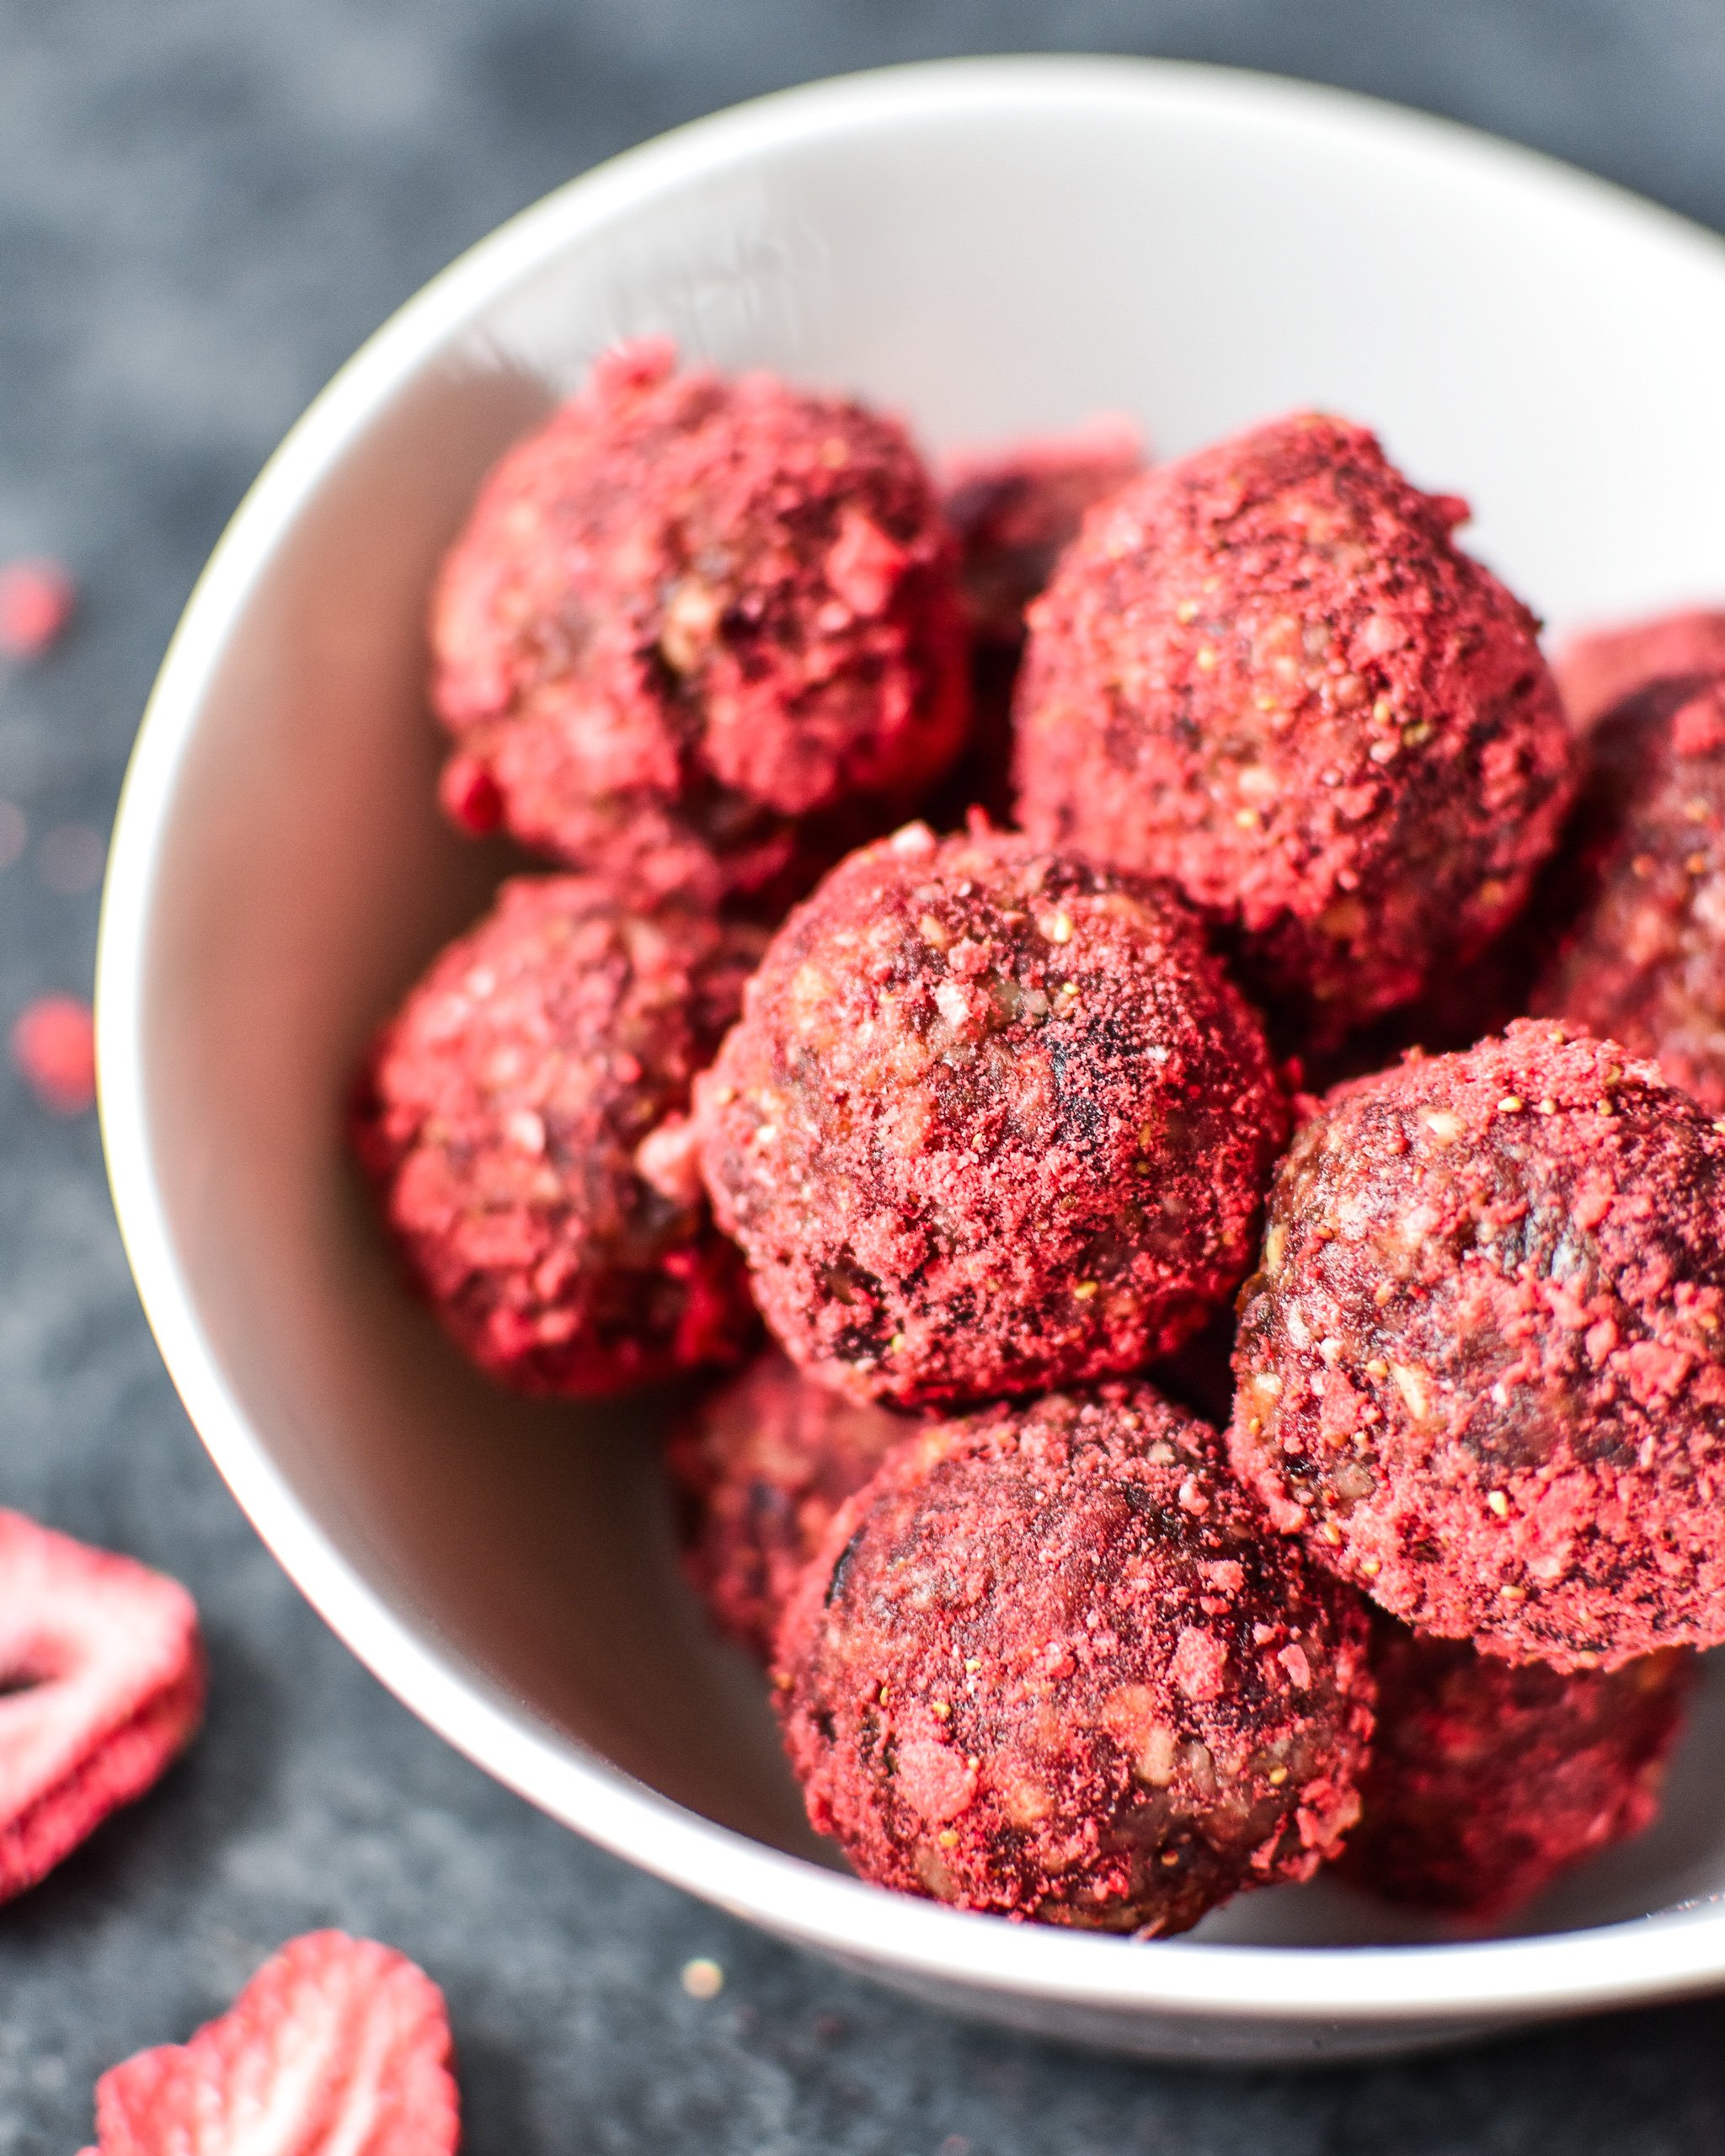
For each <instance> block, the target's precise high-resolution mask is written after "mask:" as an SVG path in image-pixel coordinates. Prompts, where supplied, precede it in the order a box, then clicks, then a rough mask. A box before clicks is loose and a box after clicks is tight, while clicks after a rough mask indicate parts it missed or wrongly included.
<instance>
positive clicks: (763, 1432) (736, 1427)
mask: <svg viewBox="0 0 1725 2156" xmlns="http://www.w3.org/2000/svg"><path fill="white" fill-rule="evenodd" d="M920 1427H921V1426H920V1424H918V1423H916V1422H912V1421H910V1420H909V1419H908V1418H906V1417H904V1416H901V1415H895V1414H893V1413H892V1412H890V1411H889V1409H887V1408H884V1407H875V1406H871V1405H869V1404H868V1402H867V1401H854V1400H846V1399H845V1398H844V1396H842V1395H841V1394H839V1393H836V1392H830V1391H829V1390H827V1388H826V1387H825V1385H815V1384H814V1383H813V1382H812V1381H811V1380H809V1379H808V1378H805V1377H804V1375H803V1374H802V1372H801V1371H800V1370H798V1369H797V1367H796V1366H795V1364H792V1363H788V1362H787V1361H786V1360H785V1358H784V1357H783V1356H782V1355H781V1354H779V1353H777V1350H776V1349H772V1348H769V1349H767V1350H766V1353H763V1354H761V1356H759V1357H758V1358H756V1360H755V1361H754V1362H752V1363H751V1364H750V1365H749V1367H748V1368H747V1369H745V1370H744V1371H742V1372H741V1373H740V1374H739V1375H738V1376H736V1377H734V1378H732V1379H731V1380H729V1381H728V1382H727V1383H726V1384H724V1385H721V1386H720V1387H719V1388H718V1390H717V1391H714V1392H712V1393H709V1394H708V1396H707V1397H706V1399H705V1400H703V1401H701V1402H700V1403H699V1405H698V1406H696V1407H695V1408H694V1409H692V1411H691V1412H689V1413H688V1414H687V1415H686V1416H685V1417H683V1419H682V1421H681V1422H680V1423H679V1425H678V1427H677V1428H676V1430H675V1431H674V1432H673V1433H672V1436H671V1440H670V1445H669V1447H668V1448H667V1450H666V1453H665V1465H666V1466H667V1467H668V1468H669V1469H670V1476H671V1480H672V1482H673V1484H674V1485H675V1486H676V1492H677V1495H678V1497H679V1498H680V1500H681V1504H680V1507H679V1510H680V1513H681V1529H682V1534H681V1540H682V1544H683V1567H684V1570H685V1571H686V1573H687V1574H688V1576H689V1578H690V1580H691V1582H692V1583H693V1585H694V1587H695V1588H696V1591H697V1593H699V1594H700V1595H701V1597H702V1600H703V1601H704V1602H705V1603H706V1604H707V1606H708V1609H709V1610H710V1611H711V1612H712V1614H713V1618H714V1620H715V1621H716V1622H717V1624H718V1627H719V1630H721V1631H723V1632H724V1633H725V1634H726V1636H728V1637H729V1638H730V1639H732V1640H734V1641H735V1642H736V1643H737V1645H738V1646H740V1647H742V1648H744V1649H745V1650H746V1651H747V1652H749V1653H750V1654H753V1655H756V1656H758V1657H760V1659H761V1661H763V1662H765V1661H766V1658H767V1657H768V1656H769V1654H770V1653H771V1652H772V1641H773V1635H774V1634H775V1632H776V1631H777V1629H778V1622H779V1619H780V1617H781V1615H782V1614H783V1611H784V1606H785V1604H786V1603H787V1602H788V1600H789V1598H790V1596H791V1593H792V1591H793V1588H795V1587H796V1584H797V1582H798V1580H800V1579H801V1577H803V1573H804V1569H805V1568H806V1567H807V1566H808V1563H809V1559H810V1558H811V1557H813V1556H814V1553H815V1551H816V1550H819V1548H820V1545H821V1542H822V1540H823V1539H824V1538H825V1534H826V1530H827V1528H828V1526H829V1525H830V1523H831V1520H832V1516H833V1514H834V1513H836V1511H837V1510H838V1508H839V1507H840V1506H841V1504H842V1503H843V1502H844V1501H845V1499H846V1497H849V1496H850V1495H851V1493H852V1492H853V1491H855V1490H860V1489H861V1488H862V1486H863V1484H864V1483H865V1482H866V1481H868V1478H869V1476H871V1475H873V1472H874V1470H876V1468H878V1467H879V1465H880V1463H881V1462H882V1460H884V1459H885V1458H886V1455H887V1454H888V1453H889V1452H890V1451H891V1449H892V1448H893V1447H894V1446H895V1444H898V1443H899V1442H900V1439H901V1438H905V1437H907V1436H909V1435H910V1434H911V1433H912V1432H913V1431H915V1430H916V1429H917V1428H920Z"/></svg>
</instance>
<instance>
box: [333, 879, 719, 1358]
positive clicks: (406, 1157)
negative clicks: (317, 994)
mask: <svg viewBox="0 0 1725 2156" xmlns="http://www.w3.org/2000/svg"><path fill="white" fill-rule="evenodd" d="M760 949H761V932H760V931H758V930H756V929H753V928H747V927H742V926H727V925H723V924H721V923H719V922H718V921H714V920H713V918H712V917H711V916H710V915H707V914H706V913H704V912H702V911H700V910H695V909H692V908H688V907H685V906H682V905H678V904H676V903H675V902H672V901H665V902H664V903H662V904H660V905H648V906H644V907H639V908H637V907H633V906H631V905H628V904H626V903H625V902H624V901H622V899H619V898H618V897H617V894H615V893H614V892H613V891H611V889H608V888H607V887H606V886H604V885H602V884H601V883H595V882H594V881H592V880H590V879H589V878H582V877H574V876H545V877H520V878H516V879H515V881H513V882H511V883H506V884H505V885H504V887H503V889H502V891H501V892H500V893H499V897H498V899H497V903H496V905H495V906H494V909H493V910H492V911H491V912H490V913H489V915H487V916H486V918H485V919H484V920H483V921H481V922H480V923H479V925H478V926H477V927H476V928H474V929H472V930H470V931H468V933H467V935H466V936H464V937H460V938H459V939H458V940H457V942H454V943H452V944H451V946H450V947H449V948H448V949H447V950H446V951H445V952H444V953H442V955H441V957H440V958H438V959H436V960H435V963H433V965H432V966H431V968H430V971H429V972H428V973H427V974H426V975H425V978H424V979H422V980H421V981H420V982H419V985H418V986H417V987H415V988H414V990H412V991H411V992H410V993H409V996H408V998H407V1000H406V1001H405V1002H404V1004H403V1006H402V1008H401V1010H400V1011H399V1012H398V1015H397V1016H396V1017H395V1018H394V1019H393V1021H392V1022H391V1023H390V1024H389V1025H388V1026H387V1027H385V1028H384V1030H383V1032H382V1035H381V1036H380V1037H379V1039H378V1041H377V1043H376V1045H375V1047H374V1048H373V1049H372V1052H371V1059H370V1061H369V1062H368V1064H367V1065H366V1070H365V1072H364V1073H363V1075H362V1078H361V1081H360V1088H359V1092H358V1096H357V1099H356V1103H355V1113H354V1126H353V1128H354V1142H355V1149H356V1150H357V1151H358V1153H359V1155H360V1159H361V1161H363V1162H364V1164H365V1166H366V1168H367V1169H368V1171H370V1173H371V1176H372V1177H373V1179H374V1180H375V1181H376V1182H377V1185H378V1187H379V1189H380V1191H381V1193H382V1202H383V1206H384V1210H385V1213H386V1215H387V1219H388V1221H389V1225H390V1226H391V1228H392V1229H393V1231H394V1233H395V1235H396V1237H397V1239H398V1241H399V1243H400V1245H401V1247H402V1250H403V1254H404V1255H405V1257H406V1258H407V1261H408V1263H409V1267H410V1269H411V1271H412V1273H413V1274H414V1278H416V1280H417V1281H418V1283H419V1286H420V1288H421V1289H423V1291H424V1292H425V1295H426V1296H427V1298H428V1299H429V1300H430V1303H431V1304H432V1305H433V1307H434V1308H435V1310H436V1311H437V1312H438V1314H439V1315H440V1316H441V1319H442V1320H443V1322H444V1324H445V1325H446V1327H447V1328H448V1330H449V1331H450V1332H451V1334H452V1335H453V1336H454V1337H455V1338H456V1339H457V1341H458V1342H460V1343H461V1344H462V1347H463V1348H466V1349H467V1353H469V1354H470V1355H471V1356H472V1357H473V1359H474V1360H475V1361H476V1362H477V1363H478V1364H480V1366H481V1367H482V1368H483V1369H487V1370H489V1371H490V1372H492V1374H494V1375H495V1376H497V1377H500V1378H503V1379H505V1380H507V1381H508V1382H510V1384H513V1385H518V1386H520V1387H521V1388H522V1389H523V1390H526V1391H531V1392H551V1393H566V1394H572V1395H582V1396H595V1395H600V1394H603V1393H607V1392H614V1391H617V1390H620V1389H622V1388H623V1387H626V1386H629V1385H641V1384H646V1383H649V1382H651V1381H652V1380H655V1379H659V1378H663V1377H667V1376H670V1375H672V1374H675V1373H676V1372H678V1371H681V1370H686V1369H692V1368H695V1367H697V1366H699V1365H701V1364H707V1363H713V1362H719V1363H725V1362H731V1361H734V1360H735V1359H736V1358H737V1357H738V1356H739V1355H740V1353H742V1351H743V1349H744V1348H745V1346H746V1344H747V1342H748V1340H749V1337H750V1333H751V1331H753V1327H754V1315H753V1311H752V1309H751V1307H750V1303H749V1298H748V1291H747V1287H746V1285H745V1281H744V1278H743V1270H742V1267H741V1264H740V1262H739V1260H738V1258H737V1256H736V1253H735V1251H733V1250H732V1248H731V1247H730V1246H729V1244H728V1243H726V1242H725V1241H724V1240H723V1239H722V1238H721V1237H720V1236H719V1235H718V1234H717V1232H716V1231H715V1230H714V1229H713V1225H712V1222H711V1220H710V1219H708V1213H707V1206H706V1202H705V1199H704V1198H703V1196H702V1192H701V1187H700V1182H699V1179H698V1177H697V1175H696V1173H695V1171H694V1162H693V1138H692V1133H691V1132H689V1131H688V1129H687V1126H686V1120H685V1117H684V1111H685V1110H686V1107H687V1105H688V1098H689V1085H690V1081H691V1080H692V1078H693V1076H694V1075H695V1073H696V1071H697V1070H699V1069H700V1068H701V1067H702V1065H703V1064H705V1063H706V1062H707V1061H708V1059H709V1058H710V1057H711V1056H712V1054H713V1050H714V1049H715V1048H716V1047H717V1046H718V1040H719V1037H720V1035H721V1034H722V1033H723V1032H724V1028H725V1027H726V1026H727V1025H729V1022H730V1021H731V1020H732V1018H733V1017H734V1016H735V1015H736V1011H737V1009H738V1006H739V1004H740V1001H741V996H742V988H743V982H744V980H745V978H746V977H747V975H748V973H749V971H750V968H751V967H752V966H753V964H754V963H755V961H756V958H757V956H758V955H759V953H760Z"/></svg>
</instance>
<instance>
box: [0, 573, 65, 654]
mask: <svg viewBox="0 0 1725 2156" xmlns="http://www.w3.org/2000/svg"><path fill="white" fill-rule="evenodd" d="M75 606H77V586H76V585H75V584H73V583H72V579H71V577H70V576H68V575H67V572H66V571H65V570H64V569H63V568H61V566H60V564H59V563H58V562H40V561H38V562H7V563H4V564H3V565H0V652H4V653H5V654H6V655H7V656H8V658H10V659H40V657H41V655H42V654H43V653H44V652H45V651H49V650H51V649H52V648H53V647H54V646H55V645H56V643H59V641H60V639H61V637H62V636H63V635H64V634H65V632H66V627H67V623H68V622H70V621H71V619H72V609H73V608H74V607H75Z"/></svg>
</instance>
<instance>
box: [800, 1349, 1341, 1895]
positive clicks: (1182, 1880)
mask: <svg viewBox="0 0 1725 2156" xmlns="http://www.w3.org/2000/svg"><path fill="white" fill-rule="evenodd" d="M1367 1642H1368V1622H1367V1619H1366V1614H1365V1605H1364V1604H1362V1603H1360V1602H1359V1598H1357V1597H1356V1596H1355V1595H1354V1593H1352V1591H1351V1590H1349V1589H1348V1588H1343V1587H1342V1586H1341V1585H1340V1584H1339V1583H1338V1582H1334V1581H1332V1580H1330V1579H1328V1578H1327V1577H1326V1576H1325V1575H1324V1574H1323V1573H1322V1572H1321V1571H1319V1570H1317V1569H1316V1568H1315V1567H1312V1566H1308V1565H1307V1564H1306V1562H1305V1561H1304V1560H1303V1559H1302V1558H1301V1556H1300V1553H1299V1551H1298V1550H1297V1549H1296V1548H1295V1546H1294V1545H1291V1544H1288V1543H1284V1542H1281V1541H1279V1540H1278V1539H1277V1538H1276V1537H1275V1536H1274V1534H1268V1533H1267V1532H1266V1531H1265V1524H1264V1522H1263V1519H1262V1518H1261V1517H1260V1516H1259V1514H1258V1509H1257V1508H1256V1506H1255V1505H1253V1504H1252V1502H1251V1501H1250V1500H1249V1499H1248V1498H1247V1497H1246V1495H1245V1493H1244V1492H1242V1490H1241V1489H1240V1488H1239V1486H1238V1485H1237V1484H1236V1483H1235V1482H1234V1481H1233V1480H1232V1479H1231V1476H1229V1473H1228V1470H1227V1465H1226V1461H1225V1460H1223V1458H1222V1456H1221V1450H1220V1443H1219V1441H1218V1440H1217V1438H1216V1436H1215V1432H1214V1431H1212V1430H1210V1429H1209V1428H1207V1427H1206V1426H1205V1425H1204V1424H1203V1423H1201V1422H1194V1421H1193V1420H1191V1419H1190V1418H1189V1417H1187V1416H1185V1415H1183V1414H1182V1413H1181V1412H1179V1411H1178V1410H1177V1409H1175V1408H1172V1407H1171V1406H1168V1404H1167V1402H1166V1401H1163V1400H1162V1399H1161V1398H1160V1397H1159V1396H1157V1395H1156V1393H1154V1392H1152V1391H1151V1390H1150V1388H1149V1387H1148V1386H1147V1385H1110V1386H1106V1387H1103V1388H1102V1389H1100V1390H1097V1391H1096V1392H1093V1393H1089V1394H1077V1395H1072V1396H1066V1395H1062V1394H1058V1393H1056V1394H1052V1395H1049V1396H1047V1397H1045V1398H1044V1399H1042V1400H1039V1401H1035V1402H1033V1404H1031V1405H1029V1406H1017V1407H1015V1406H995V1407H991V1408H986V1409H984V1410H983V1411H981V1412H980V1413H977V1414H975V1415H970V1416H966V1417H960V1418H959V1419H958V1420H956V1421H954V1422H948V1423H946V1424H943V1425H939V1426H937V1427H935V1428H932V1429H930V1430H929V1431H928V1432H927V1433H926V1434H924V1435H921V1436H920V1437H916V1438H912V1439H911V1440H910V1441H909V1442H908V1443H906V1444H904V1445H901V1446H900V1447H899V1448H898V1449H896V1450H895V1451H894V1452H893V1453H892V1454H890V1455H889V1458H888V1460H887V1462H886V1465H884V1467H883V1468H882V1469H881V1470H880V1472H879V1474H878V1475H877V1476H876V1477H875V1479H874V1480H873V1481H872V1482H871V1483H869V1484H868V1486H867V1487H866V1488H865V1489H863V1491H861V1492H859V1493H858V1494H857V1496H856V1497H852V1499H851V1500H850V1502H848V1503H847V1504H846V1506H845V1507H844V1508H843V1509H842V1510H841V1512H840V1513H839V1514H838V1516H837V1518H836V1519H835V1521H834V1522H833V1524H832V1526H831V1528H830V1529H829V1531H828V1534H827V1539H826V1541H825V1545H824V1546H823V1548H822V1550H821V1552H820V1556H819V1558H818V1559H817V1560H816V1561H815V1562H814V1564H813V1565H812V1566H810V1568H809V1572H808V1574H807V1576H806V1577H805V1578H804V1582H803V1584H802V1586H801V1587H800V1588H798V1592H797V1595H796V1598H795V1599H794V1601H793V1604H792V1605H791V1607H790V1609H789V1610H788V1612H787V1614H786V1617H785V1620H784V1625H783V1628H782V1631H781V1633H780V1636H779V1646H778V1667H777V1670H776V1673H775V1683H776V1685H777V1702H778V1708H779V1713H780V1716H781V1719H782V1722H783V1725H784V1732H785V1742H786V1745H787V1748H788V1751H789V1753H790V1757H791V1763H792V1764H793V1767H794V1768H795V1769H796V1772H797V1774H798V1779H799V1780H800V1781H801V1782H802V1785H803V1790H804V1797H805V1799H806V1801H807V1803H808V1807H809V1818H810V1820H811V1821H812V1822H814V1826H815V1827H816V1828H818V1829H819V1831H820V1832H821V1833H825V1834H830V1835H832V1836H834V1837H835V1838H836V1839H837V1840H838V1841H839V1842H840V1843H841V1844H842V1846H843V1848H844V1850H845V1853H846V1855H847V1856H848V1857H849V1858H850V1860H851V1861H852V1864H853V1865H855V1866H856V1867H857V1870H858V1871H860V1872H861V1873H862V1874H863V1877H864V1878H866V1879H872V1880H874V1881H877V1882H878V1883H879V1884H880V1885H882V1886H886V1887H898V1888H900V1890H901V1891H903V1892H906V1893H912V1894H923V1895H929V1896H932V1897H934V1898H935V1899H937V1900H939V1901H943V1902H952V1903H958V1904H959V1905H960V1906H962V1907H964V1908H974V1909H990V1910H994V1911H996V1912H998V1913H1002V1914H1005V1915H1007V1916H1012V1917H1017V1918H1021V1919H1023V1918H1029V1919H1034V1920H1035V1921H1037V1922H1039V1923H1044V1924H1070V1925H1076V1926H1080V1927H1082V1928H1085V1929H1094V1930H1103V1931H1120V1932H1128V1931H1130V1932H1137V1933H1139V1934H1140V1935H1142V1936H1145V1937H1150V1936H1152V1935H1158V1934H1167V1933H1170V1932H1177V1931H1183V1930H1186V1929H1188V1927H1189V1926H1191V1925H1192V1924H1196V1923H1197V1921H1198V1920H1199V1918H1200V1917H1201V1916H1203V1915H1204V1913H1205V1912H1206V1911H1207V1910H1209V1909H1212V1908H1215V1906H1216V1905H1217V1904H1218V1903H1220V1902H1223V1901H1225V1900H1226V1898H1227V1897H1228V1896H1229V1895H1231V1894H1232V1893H1235V1892H1237V1891H1238V1890H1239V1889H1241V1888H1242V1887H1258V1886H1267V1885H1269V1884H1271V1883H1273V1882H1274V1881H1278V1880H1288V1879H1305V1878H1308V1877H1310V1876H1311V1873H1312V1872H1313V1871H1314V1870H1316V1867H1317V1865H1318V1864H1319V1862H1320V1861H1321V1860H1322V1859H1324V1858H1326V1857H1329V1856H1332V1855H1334V1854H1335V1853H1336V1850H1337V1849H1338V1846H1339V1844H1340V1841H1341V1838H1342V1836H1343V1834H1344V1833H1346V1831H1347V1829H1348V1827H1349V1826H1350V1825H1351V1824H1352V1823H1353V1822H1354V1818H1355V1817H1357V1815H1358V1812H1359V1798H1358V1796H1357V1794H1356V1790H1355V1784H1356V1780H1357V1778H1358V1775H1359V1771H1360V1769H1361V1768H1362V1766H1363V1764H1364V1763H1365V1753H1366V1748H1367V1744H1368V1741H1369V1739H1370V1734H1371V1726H1372V1715H1371V1704H1372V1698H1373V1685H1372V1679H1371V1674H1370V1667H1369V1662H1368V1647H1367Z"/></svg>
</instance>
